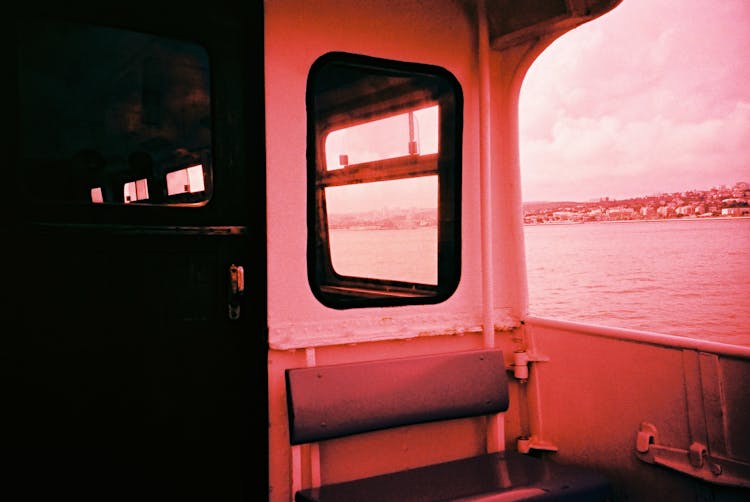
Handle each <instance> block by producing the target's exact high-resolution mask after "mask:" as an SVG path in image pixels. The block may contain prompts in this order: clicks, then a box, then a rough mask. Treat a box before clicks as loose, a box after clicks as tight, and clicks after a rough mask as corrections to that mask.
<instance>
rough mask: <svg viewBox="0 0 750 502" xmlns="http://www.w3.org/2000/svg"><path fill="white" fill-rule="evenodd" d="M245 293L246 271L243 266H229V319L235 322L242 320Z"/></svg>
mask: <svg viewBox="0 0 750 502" xmlns="http://www.w3.org/2000/svg"><path fill="white" fill-rule="evenodd" d="M244 292H245V269H244V267H242V265H235V264H234V263H233V264H231V265H230V266H229V302H228V306H229V311H228V313H229V319H231V320H233V321H235V320H237V319H239V318H240V301H241V300H242V293H244Z"/></svg>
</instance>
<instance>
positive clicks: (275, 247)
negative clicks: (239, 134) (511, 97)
mask: <svg viewBox="0 0 750 502" xmlns="http://www.w3.org/2000/svg"><path fill="white" fill-rule="evenodd" d="M389 3H390V4H392V6H391V7H389V6H388V4H389ZM265 11H266V12H265V16H266V21H265V42H266V48H265V58H266V61H265V71H266V110H267V121H266V136H267V144H266V147H267V170H268V172H267V193H268V202H267V211H268V324H269V343H270V345H271V347H272V348H279V349H288V348H299V347H309V346H321V345H328V344H338V343H342V342H364V341H373V340H382V339H393V338H408V337H414V336H423V335H439V334H445V333H465V332H477V331H479V330H481V323H482V317H481V314H482V309H481V308H482V305H481V255H480V254H479V253H480V249H481V246H480V224H479V217H480V206H479V198H478V194H479V178H478V176H479V173H478V167H477V166H478V165H479V161H478V143H477V141H478V139H477V138H478V136H479V135H478V130H477V127H478V126H477V120H476V114H477V106H478V105H477V101H476V98H475V97H474V96H475V95H476V93H475V90H474V87H475V86H476V67H475V65H476V56H475V50H474V49H475V44H476V36H475V33H474V31H473V27H472V24H471V22H470V20H469V19H468V18H467V16H466V14H465V11H464V9H463V7H461V6H460V5H459V4H457V3H454V2H438V3H433V2H423V1H419V0H409V1H394V0H386V1H380V2H352V1H349V0H335V1H326V2H309V1H305V0H283V1H282V0H267V1H266V2H265ZM342 19H343V20H346V21H345V22H342ZM331 51H343V52H350V53H358V54H364V55H368V56H375V57H381V58H388V59H394V60H400V61H412V62H418V63H426V64H434V65H438V66H442V67H444V68H446V69H447V70H448V71H450V72H451V73H453V74H454V75H455V76H456V78H457V79H458V80H459V82H460V83H461V86H462V87H463V89H464V90H465V93H464V94H465V103H464V132H463V178H462V184H463V190H462V225H463V228H462V274H461V281H460V284H459V286H458V289H457V291H456V292H455V293H454V294H453V296H451V298H449V299H448V300H446V301H445V302H442V303H440V304H437V305H417V306H405V307H397V308H381V309H373V308H364V309H349V310H335V309H331V308H328V307H325V306H324V305H322V304H321V303H320V302H318V300H317V299H316V298H315V297H314V296H313V294H312V292H311V289H310V287H309V285H308V281H307V270H306V267H307V261H306V230H307V228H306V211H307V207H306V182H307V164H306V157H305V151H306V120H307V117H306V110H305V90H306V82H307V76H308V72H309V69H310V66H311V65H312V64H313V62H314V61H315V60H316V59H317V58H319V57H320V56H322V55H323V54H325V53H328V52H331Z"/></svg>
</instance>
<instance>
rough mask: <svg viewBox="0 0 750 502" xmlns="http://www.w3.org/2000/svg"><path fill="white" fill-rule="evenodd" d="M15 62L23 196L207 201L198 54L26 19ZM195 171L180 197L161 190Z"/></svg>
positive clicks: (205, 67) (206, 120)
mask: <svg viewBox="0 0 750 502" xmlns="http://www.w3.org/2000/svg"><path fill="white" fill-rule="evenodd" d="M18 63H19V66H18V79H19V85H18V88H19V105H20V138H21V144H20V154H21V155H20V157H21V162H20V169H21V170H22V172H21V173H20V174H21V176H20V179H21V180H23V181H24V185H25V187H24V188H25V189H26V191H27V193H28V195H29V196H30V197H33V198H35V199H37V200H55V201H79V202H82V203H116V204H129V203H148V204H173V203H205V202H206V201H208V200H209V199H210V197H211V192H212V187H213V185H212V178H213V177H212V173H211V170H210V166H211V129H210V124H211V114H210V90H209V64H208V54H207V53H206V51H205V50H204V49H203V48H202V47H199V46H197V45H194V44H191V43H187V42H184V41H176V40H171V39H165V38H161V37H156V36H151V35H147V34H143V33H137V32H133V31H127V30H119V29H111V28H104V27H97V26H90V25H84V24H74V23H64V22H60V21H51V20H31V21H28V22H27V24H26V25H25V26H24V29H22V30H21V31H20V33H19V53H18ZM197 165H200V166H201V167H200V169H198V170H195V171H191V172H190V174H186V177H187V178H189V179H188V180H186V181H185V182H180V186H181V188H180V189H179V190H174V191H172V192H170V191H168V190H167V185H168V183H167V176H168V173H171V172H173V171H179V170H185V169H189V168H190V167H188V166H197ZM196 177H200V180H198V179H197V178H196ZM186 186H187V187H189V189H186V188H185V187H186Z"/></svg>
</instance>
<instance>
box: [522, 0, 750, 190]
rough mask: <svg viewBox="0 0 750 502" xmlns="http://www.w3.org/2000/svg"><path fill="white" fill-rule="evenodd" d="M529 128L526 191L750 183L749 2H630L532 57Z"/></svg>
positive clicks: (525, 98) (525, 126) (525, 121)
mask: <svg viewBox="0 0 750 502" xmlns="http://www.w3.org/2000/svg"><path fill="white" fill-rule="evenodd" d="M519 127H520V138H519V140H520V145H519V147H520V159H521V173H522V191H523V199H524V200H525V201H541V200H549V201H563V200H566V201H588V200H596V199H599V198H601V197H609V198H611V199H624V198H628V197H637V196H646V195H652V194H656V193H671V192H678V191H685V190H692V189H695V190H707V189H710V188H712V187H714V186H720V185H730V186H731V185H734V183H736V182H738V181H746V182H750V0H719V1H709V2H707V1H706V0H623V2H622V3H621V4H620V5H619V6H617V7H616V8H615V9H614V10H612V11H611V12H609V13H607V14H605V15H604V16H602V17H600V18H598V19H595V20H593V21H591V22H589V23H586V24H584V25H581V26H579V27H578V28H576V29H575V30H573V31H571V32H569V33H567V34H565V35H563V36H562V37H561V38H559V39H558V40H556V41H555V42H553V44H552V45H551V46H550V47H548V48H547V49H546V50H545V52H543V53H542V54H541V55H540V56H539V58H538V59H537V60H536V61H535V62H534V63H533V64H532V66H531V68H530V69H529V72H528V74H527V76H526V79H525V81H524V83H523V86H522V88H521V96H520V103H519Z"/></svg>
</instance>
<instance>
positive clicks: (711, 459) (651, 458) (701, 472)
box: [635, 422, 750, 488]
mask: <svg viewBox="0 0 750 502" xmlns="http://www.w3.org/2000/svg"><path fill="white" fill-rule="evenodd" d="M658 439H659V436H658V431H657V430H656V426H655V425H654V424H651V423H649V422H641V424H640V427H639V429H638V432H637V433H636V437H635V452H636V455H637V456H638V459H640V460H641V461H643V462H646V463H647V464H657V465H662V466H664V467H668V468H670V469H673V470H675V471H678V472H681V473H683V474H687V475H688V476H692V477H694V478H699V479H702V480H704V481H707V482H709V483H714V484H718V485H726V486H738V487H744V488H750V464H747V463H745V462H739V461H737V460H734V459H730V458H726V457H720V456H717V455H711V454H710V452H709V451H708V448H707V447H706V445H704V444H702V443H699V442H697V441H696V442H693V443H692V444H691V445H690V446H689V447H688V448H687V449H681V448H672V447H669V446H664V445H660V444H659V443H658Z"/></svg>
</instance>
